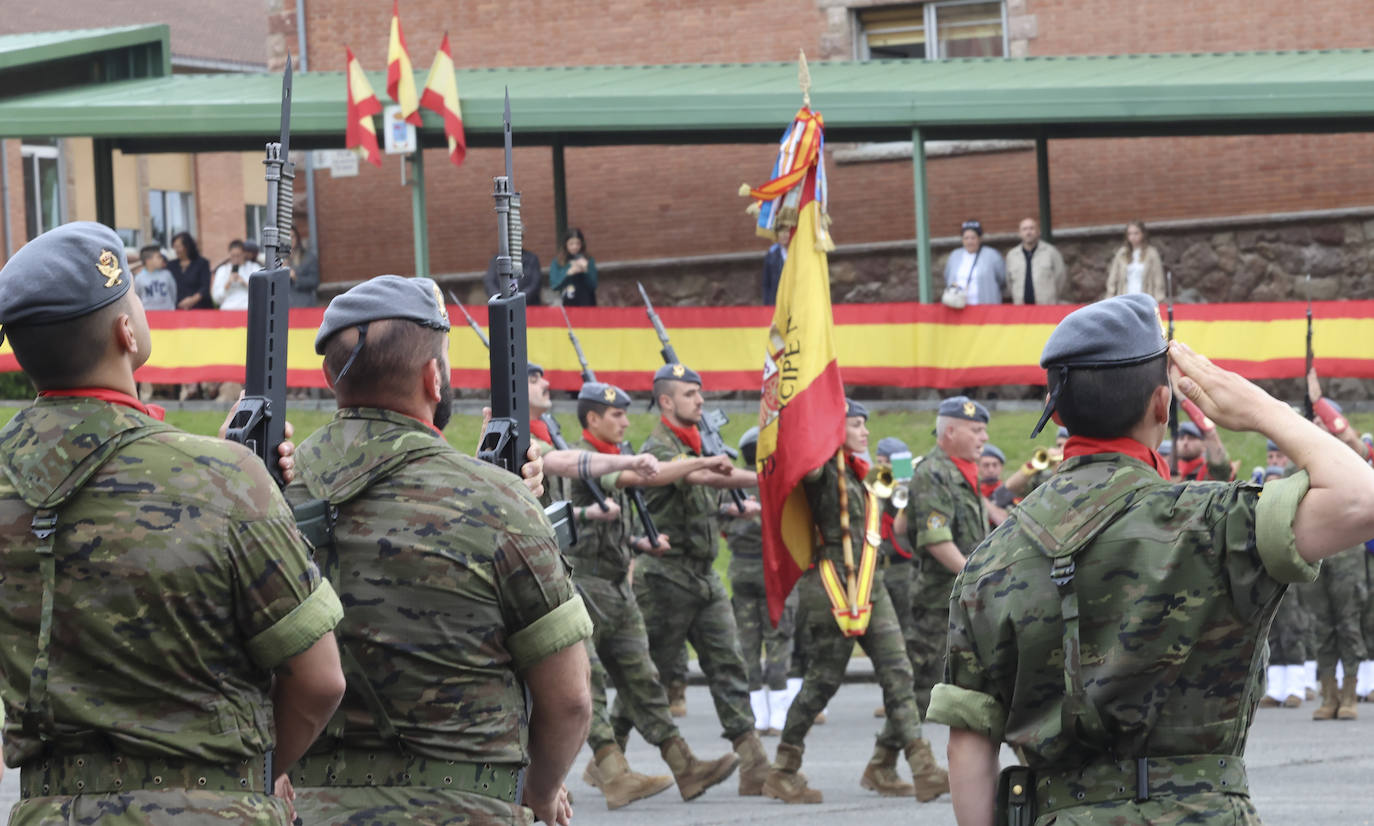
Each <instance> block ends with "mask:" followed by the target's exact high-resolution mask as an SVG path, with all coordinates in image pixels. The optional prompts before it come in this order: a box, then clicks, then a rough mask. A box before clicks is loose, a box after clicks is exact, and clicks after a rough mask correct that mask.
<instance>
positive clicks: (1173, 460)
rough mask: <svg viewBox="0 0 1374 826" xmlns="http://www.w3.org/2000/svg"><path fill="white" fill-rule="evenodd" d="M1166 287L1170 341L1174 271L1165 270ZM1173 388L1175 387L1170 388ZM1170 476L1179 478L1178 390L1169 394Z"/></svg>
mask: <svg viewBox="0 0 1374 826" xmlns="http://www.w3.org/2000/svg"><path fill="white" fill-rule="evenodd" d="M1164 279H1165V282H1164V283H1165V287H1166V289H1167V292H1166V293H1165V297H1166V298H1167V299H1168V303H1167V305H1166V306H1167V307H1168V312H1169V341H1170V342H1172V341H1173V340H1174V271H1173V270H1165V271H1164ZM1170 389H1173V388H1170ZM1169 439H1170V440H1171V443H1170V446H1169V476H1170V477H1171V478H1174V479H1177V478H1178V391H1177V390H1174V392H1173V393H1171V394H1169Z"/></svg>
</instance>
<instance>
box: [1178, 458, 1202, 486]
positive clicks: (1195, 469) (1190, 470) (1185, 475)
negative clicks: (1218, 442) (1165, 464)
mask: <svg viewBox="0 0 1374 826" xmlns="http://www.w3.org/2000/svg"><path fill="white" fill-rule="evenodd" d="M1194 473H1196V474H1197V475H1196V476H1194V475H1193V474H1194ZM1177 481H1180V482H1189V481H1192V482H1205V481H1207V457H1206V456H1199V457H1197V458H1196V459H1186V460H1185V459H1179V460H1178V480H1177Z"/></svg>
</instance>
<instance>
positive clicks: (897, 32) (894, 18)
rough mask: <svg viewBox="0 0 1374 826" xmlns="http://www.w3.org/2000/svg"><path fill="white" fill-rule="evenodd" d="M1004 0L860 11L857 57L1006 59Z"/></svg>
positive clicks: (947, 0) (935, 0)
mask: <svg viewBox="0 0 1374 826" xmlns="http://www.w3.org/2000/svg"><path fill="white" fill-rule="evenodd" d="M1006 15H1007V8H1006V2H1005V0H931V2H927V3H907V4H903V5H893V6H876V7H873V8H866V9H859V10H857V11H856V12H855V21H856V23H857V25H856V26H855V27H854V31H855V49H854V51H855V56H856V57H857V58H858V59H860V60H879V59H885V58H925V59H928V60H938V59H941V58H953V57H1004V56H1005V55H1006V54H1007V21H1006Z"/></svg>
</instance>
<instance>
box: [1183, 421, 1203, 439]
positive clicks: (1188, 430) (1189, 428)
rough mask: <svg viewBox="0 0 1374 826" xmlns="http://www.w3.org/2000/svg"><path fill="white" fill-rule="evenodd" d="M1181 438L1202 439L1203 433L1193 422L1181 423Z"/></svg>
mask: <svg viewBox="0 0 1374 826" xmlns="http://www.w3.org/2000/svg"><path fill="white" fill-rule="evenodd" d="M1178 435H1179V436H1192V437H1193V438H1194V439H1201V438H1202V431H1201V430H1199V429H1198V426H1197V425H1195V424H1193V423H1192V422H1180V423H1179V425H1178Z"/></svg>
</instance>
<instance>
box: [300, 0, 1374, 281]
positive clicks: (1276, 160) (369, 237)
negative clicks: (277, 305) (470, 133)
mask: <svg viewBox="0 0 1374 826" xmlns="http://www.w3.org/2000/svg"><path fill="white" fill-rule="evenodd" d="M856 2H857V0H856ZM865 2H866V0H865ZM1363 11H1366V9H1365V8H1364V3H1363V2H1362V0H1324V2H1316V3H1307V4H1302V5H1301V6H1298V5H1295V4H1293V3H1291V0H1283V2H1280V0H1218V2H1213V3H1207V4H1199V3H1195V2H1194V1H1193V0H1153V2H1151V3H1148V4H1142V3H1138V2H1127V0H1008V12H1009V15H1010V16H1012V17H1014V18H1016V29H1017V32H1018V41H1017V42H1018V44H1021V45H1019V46H1018V51H1020V50H1022V49H1024V50H1025V51H1026V52H1027V53H1028V54H1030V55H1059V54H1103V53H1123V52H1144V51H1155V52H1163V51H1203V50H1205V51H1238V50H1247V49H1294V48H1331V47H1345V46H1362V45H1374V43H1372V42H1371V41H1374V36H1371V35H1369V34H1368V33H1367V32H1365V31H1364V30H1363V29H1361V27H1359V26H1357V25H1355V22H1356V21H1357V20H1359V19H1362V15H1361V12H1363ZM401 13H402V21H403V24H404V26H405V32H406V39H407V42H408V44H409V46H410V51H411V57H412V60H413V61H414V63H415V65H416V67H417V72H418V73H419V74H420V75H421V78H419V79H417V82H419V81H422V77H423V73H424V71H426V68H427V66H428V64H429V61H430V58H431V56H432V55H433V52H434V50H435V48H437V46H438V42H439V40H440V38H441V37H442V35H443V31H444V29H448V31H449V34H450V37H451V40H452V44H453V51H454V56H455V59H456V61H457V62H458V63H459V65H460V66H506V65H581V64H593V63H615V64H636V63H675V62H711V61H728V62H739V61H751V60H791V59H793V58H794V57H795V55H796V50H797V48H798V47H799V46H800V47H802V48H805V49H806V50H807V51H808V53H810V54H816V55H822V54H829V55H833V56H846V55H845V54H844V50H845V49H847V48H848V46H847V45H846V40H845V38H844V36H843V34H842V30H843V27H844V26H845V25H847V24H846V23H845V22H844V21H845V20H846V19H847V18H846V14H847V12H846V10H845V8H844V2H843V0H790V2H784V0H756V1H753V2H738V1H737V0H730V1H729V2H725V1H724V0H711V2H699V3H668V2H658V1H657V0H655V2H642V0H595V1H594V2H587V3H580V4H576V5H575V6H569V5H567V4H565V3H554V2H549V1H548V0H520V2H507V0H483V1H482V2H472V3H465V4H460V5H457V6H455V5H453V4H451V3H448V2H434V0H407V2H405V3H403V4H402V8H401ZM389 15H390V7H389V4H385V3H381V2H376V1H375V0H369V1H368V2H363V0H340V2H331V3H329V4H327V5H326V4H325V3H323V2H320V0H313V1H312V2H309V3H307V7H306V17H307V21H308V23H307V25H308V36H309V44H310V65H311V67H312V68H313V69H335V70H339V69H342V68H343V62H344V45H345V44H348V45H350V46H351V47H352V48H353V50H354V52H355V54H357V55H358V57H359V58H360V59H361V60H362V61H363V64H364V66H366V67H367V68H369V69H373V70H378V69H382V68H383V67H384V65H385V60H386V37H387V26H388V20H389ZM837 32H841V34H837ZM281 36H283V37H292V38H294V32H287V31H284V30H283V31H282V32H281ZM507 39H513V40H515V41H517V42H516V43H515V44H514V45H512V46H508V45H507V43H506V40H507ZM378 92H379V93H380V94H384V91H383V90H381V89H379V90H378ZM780 125H781V124H780ZM517 141H518V137H517ZM1371 149H1374V136H1370V135H1344V136H1277V137H1243V138H1171V139H1157V140H1082V141H1068V140H1064V141H1056V142H1053V143H1051V145H1050V159H1051V166H1052V174H1051V184H1052V191H1053V196H1054V220H1055V224H1056V226H1058V227H1068V226H1075V225H1102V224H1108V223H1124V222H1125V221H1127V220H1131V219H1135V218H1141V219H1144V220H1146V221H1157V220H1167V219H1188V218H1201V217H1209V216H1223V215H1241V214H1266V213H1273V212H1292V211H1300V210H1307V209H1333V208H1340V207H1351V206H1362V205H1368V204H1370V203H1371V202H1374V198H1371V196H1370V193H1371V191H1374V164H1364V163H1351V162H1350V161H1351V159H1352V158H1361V157H1365V158H1367V157H1369V156H1370V150H1371ZM772 156H773V147H771V146H765V145H759V146H720V147H614V148H570V149H568V150H567V151H566V162H567V175H568V219H569V222H570V224H571V225H573V226H580V227H581V228H582V229H583V230H584V231H585V232H586V234H587V237H588V245H589V248H590V250H591V252H592V254H593V255H594V256H596V257H597V258H598V259H600V260H602V261H611V260H621V259H644V258H660V257H676V256H691V255H701V254H707V253H723V252H738V251H744V250H752V249H757V250H760V251H762V249H763V244H762V242H761V241H760V240H758V239H756V238H755V237H754V235H753V233H752V228H751V226H750V222H749V220H748V219H747V218H746V217H745V216H744V215H743V213H742V209H743V206H744V201H743V199H741V198H739V197H737V196H736V194H735V192H736V190H737V188H738V186H739V184H740V182H741V181H746V180H747V181H750V182H758V181H759V180H761V179H762V178H763V177H764V176H765V175H766V173H767V171H768V167H769V166H770V164H771V162H772ZM399 163H400V161H399V160H398V159H395V158H388V159H387V161H386V164H385V165H384V167H383V168H382V169H381V170H376V169H373V168H371V167H368V166H366V165H364V166H363V168H362V170H361V171H360V173H359V175H358V176H357V177H356V178H347V179H339V180H332V179H330V176H329V175H328V173H323V174H320V175H318V176H317V190H318V200H319V213H318V217H319V224H320V236H321V238H320V251H321V266H322V273H323V277H324V278H325V280H354V279H358V278H364V277H367V276H369V275H374V274H377V273H381V272H398V273H402V274H407V273H410V272H412V271H413V267H414V265H413V254H412V251H411V232H410V223H411V219H410V194H409V191H408V190H406V189H403V188H402V187H401V186H400V185H399V178H400V172H399V169H398V164H399ZM515 164H516V178H517V183H518V185H519V188H520V189H521V190H522V191H523V193H524V203H525V214H526V224H527V227H528V229H527V232H526V245H527V246H528V247H529V248H531V249H533V250H535V251H537V252H538V253H539V254H540V257H541V258H542V259H543V260H544V261H545V264H546V268H547V261H548V259H549V257H550V256H551V254H552V253H553V252H554V251H555V249H556V239H554V238H553V214H552V203H551V198H552V182H551V168H550V166H551V161H550V153H549V151H548V150H546V149H535V148H531V149H526V150H517V152H516V159H515ZM426 165H427V170H428V175H427V178H426V180H427V184H428V199H429V208H430V210H431V211H430V254H431V269H432V270H433V271H434V272H440V273H442V272H463V271H471V270H478V269H482V268H483V267H485V265H486V261H487V259H488V257H489V256H490V255H491V254H492V253H493V252H494V244H495V236H494V233H493V232H492V228H493V223H494V219H493V216H492V212H491V200H490V190H491V176H492V175H494V174H497V173H498V172H499V170H500V155H499V153H498V152H496V151H492V150H473V151H472V152H470V153H469V155H468V161H467V163H466V164H465V165H464V166H463V167H462V168H461V169H456V170H455V169H454V168H453V167H451V166H450V165H448V164H447V162H446V161H445V159H444V157H443V153H442V152H439V151H431V152H429V153H427V154H426ZM830 173H831V197H832V205H831V212H832V215H833V216H834V218H835V226H834V227H833V231H834V235H835V237H836V240H837V241H838V242H840V243H866V242H876V241H886V240H894V239H900V238H909V237H911V235H912V233H913V230H912V226H913V223H914V208H913V205H912V183H911V168H910V164H909V163H907V162H900V161H893V162H883V163H864V164H845V165H836V164H834V163H833V160H832V162H831V165H830ZM630 184H633V186H630ZM631 190H633V194H630V192H631ZM930 200H931V212H932V215H931V226H932V234H934V235H947V234H951V233H953V232H955V231H956V230H955V227H957V225H958V224H959V222H961V221H962V220H963V219H965V218H968V217H973V216H976V217H979V218H980V219H982V220H983V222H984V223H985V225H987V226H988V227H989V229H990V230H992V231H994V232H996V231H1012V230H1014V229H1015V225H1016V223H1017V221H1018V220H1019V219H1020V218H1021V217H1023V216H1024V215H1026V214H1033V213H1034V212H1035V209H1036V192H1035V158H1034V153H1033V152H1029V151H1012V152H1004V153H994V154H979V155H967V156H957V157H950V158H937V159H932V160H931V161H930Z"/></svg>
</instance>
